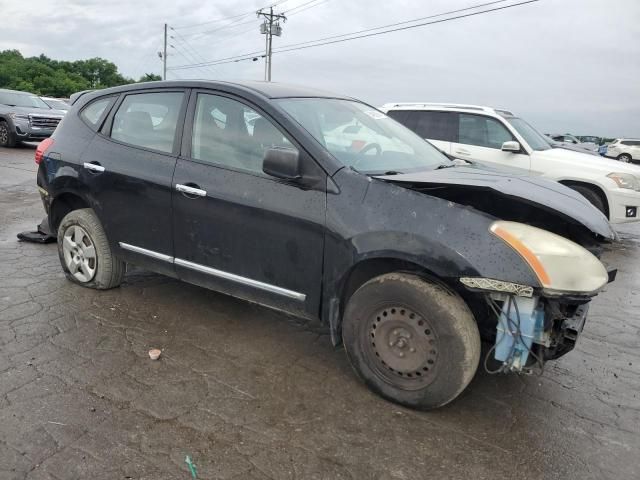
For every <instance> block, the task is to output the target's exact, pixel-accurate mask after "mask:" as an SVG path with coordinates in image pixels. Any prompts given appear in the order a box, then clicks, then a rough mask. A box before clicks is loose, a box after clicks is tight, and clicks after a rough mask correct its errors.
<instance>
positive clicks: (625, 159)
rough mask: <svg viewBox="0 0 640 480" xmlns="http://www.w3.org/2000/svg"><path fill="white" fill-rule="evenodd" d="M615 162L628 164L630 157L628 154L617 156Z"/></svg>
mask: <svg viewBox="0 0 640 480" xmlns="http://www.w3.org/2000/svg"><path fill="white" fill-rule="evenodd" d="M617 160H619V161H620V162H624V163H629V162H631V155H629V154H628V153H623V154H622V155H618V157H617Z"/></svg>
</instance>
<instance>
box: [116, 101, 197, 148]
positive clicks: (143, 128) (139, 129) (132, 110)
mask: <svg viewBox="0 0 640 480" xmlns="http://www.w3.org/2000/svg"><path fill="white" fill-rule="evenodd" d="M183 97H184V94H183V93H182V92H158V93H137V94H131V95H127V96H126V97H125V98H124V100H123V102H122V104H121V105H120V107H118V111H117V112H116V114H115V116H114V118H113V127H112V129H111V138H113V139H114V140H119V141H121V142H124V143H128V144H130V145H135V146H138V147H144V148H150V149H153V150H159V151H161V152H167V153H170V152H172V151H173V144H174V140H175V136H176V128H177V124H178V116H179V114H180V108H181V106H182V100H183Z"/></svg>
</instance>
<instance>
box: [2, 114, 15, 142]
mask: <svg viewBox="0 0 640 480" xmlns="http://www.w3.org/2000/svg"><path fill="white" fill-rule="evenodd" d="M16 143H17V141H16V135H15V133H14V132H12V131H11V129H10V128H9V124H8V123H7V122H5V121H4V120H2V121H0V147H10V148H11V147H15V146H16Z"/></svg>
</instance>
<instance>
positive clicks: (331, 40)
mask: <svg viewBox="0 0 640 480" xmlns="http://www.w3.org/2000/svg"><path fill="white" fill-rule="evenodd" d="M505 1H507V0H499V1H494V2H488V3H483V4H478V5H474V6H471V7H467V8H464V9H458V10H452V11H450V12H443V13H439V14H436V15H430V16H428V17H421V18H417V19H413V20H407V21H404V22H398V23H393V24H389V25H384V26H380V27H375V28H371V29H366V30H360V31H356V32H351V33H346V34H342V35H335V36H333V37H325V38H319V39H316V40H310V41H307V42H301V43H297V44H290V45H284V46H282V47H280V48H279V49H276V50H274V51H273V53H285V52H291V51H294V50H302V49H306V48H312V47H320V46H323V45H330V44H334V43H342V42H347V41H350V40H357V39H361V38H367V37H374V36H377V35H383V34H387V33H393V32H398V31H402V30H409V29H412V28H418V27H424V26H427V25H434V24H437V23H444V22H449V21H452V20H459V19H461V18H467V17H473V16H476V15H481V14H484V13H491V12H496V11H500V10H506V9H508V8H513V7H518V6H521V5H526V4H529V3H535V2H539V1H540V0H525V1H521V2H517V3H513V4H510V5H503V6H500V7H495V8H490V9H486V10H480V11H478V12H471V13H467V14H464V15H457V16H453V17H447V18H444V19H440V20H433V21H430V22H424V23H419V24H416V25H406V24H407V23H414V22H417V21H421V20H424V19H427V18H435V17H441V16H444V15H450V14H452V13H457V12H462V11H467V10H473V9H477V8H481V7H483V6H488V5H493V4H496V3H504V2H505ZM397 25H406V26H403V27H398V28H391V29H389V27H393V26H397ZM385 28H386V29H388V30H383V31H381V32H373V33H364V32H372V31H373V30H382V29H385ZM359 33H364V34H363V35H357V34H359ZM352 35H356V36H352ZM347 36H348V37H349V38H340V37H347ZM324 40H329V41H324ZM317 42H322V43H317ZM309 44H311V45H309ZM258 53H261V52H260V51H256V52H249V53H245V54H242V55H235V56H232V57H226V58H219V59H216V60H211V61H209V62H206V64H207V65H222V64H226V63H232V62H239V61H243V60H253V59H254V58H255V55H256V54H258ZM200 65H202V64H198V65H196V64H193V65H179V66H177V67H173V68H172V70H182V69H187V68H196V67H197V66H200Z"/></svg>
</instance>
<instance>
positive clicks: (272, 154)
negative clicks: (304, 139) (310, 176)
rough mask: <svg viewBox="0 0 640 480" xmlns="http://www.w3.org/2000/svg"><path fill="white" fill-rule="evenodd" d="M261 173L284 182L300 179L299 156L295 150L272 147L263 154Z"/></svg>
mask: <svg viewBox="0 0 640 480" xmlns="http://www.w3.org/2000/svg"><path fill="white" fill-rule="evenodd" d="M262 171H263V172H264V173H266V174H267V175H271V176H272V177H276V178H282V179H285V180H298V179H299V178H302V174H301V169H300V154H299V153H298V150H296V149H295V148H285V147H272V148H270V149H268V150H267V151H266V152H265V154H264V159H263V161H262Z"/></svg>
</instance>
